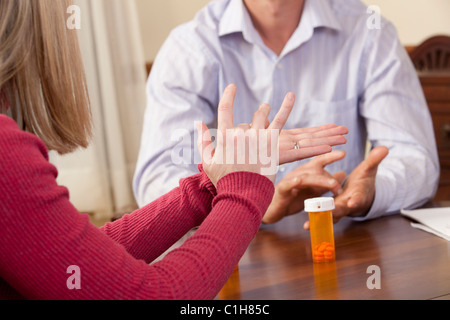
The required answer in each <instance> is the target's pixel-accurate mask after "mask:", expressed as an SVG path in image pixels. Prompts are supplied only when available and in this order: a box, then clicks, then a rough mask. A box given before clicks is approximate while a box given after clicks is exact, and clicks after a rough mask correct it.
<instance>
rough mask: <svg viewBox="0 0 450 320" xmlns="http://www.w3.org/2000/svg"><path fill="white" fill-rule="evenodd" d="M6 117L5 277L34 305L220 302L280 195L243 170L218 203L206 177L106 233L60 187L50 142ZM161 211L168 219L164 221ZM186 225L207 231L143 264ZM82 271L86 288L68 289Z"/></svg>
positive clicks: (2, 190)
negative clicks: (223, 289) (50, 302)
mask: <svg viewBox="0 0 450 320" xmlns="http://www.w3.org/2000/svg"><path fill="white" fill-rule="evenodd" d="M2 120H3V119H1V116H0V124H1V125H0V150H1V151H2V157H0V199H1V206H0V225H1V229H2V236H1V237H0V252H1V253H2V258H1V259H0V278H1V279H2V280H3V281H5V282H7V283H8V284H9V285H10V287H12V288H14V289H15V290H16V291H17V292H19V293H20V294H21V295H22V296H23V297H25V298H27V299H43V300H54V299H58V300H59V299H64V300H65V299H76V300H97V299H99V300H122V299H124V300H125V299H132V300H135V299H145V300H150V299H213V298H214V297H215V295H216V294H217V293H218V292H219V290H220V289H221V287H222V286H223V285H224V284H225V282H226V280H227V279H228V277H229V276H230V275H231V273H232V271H233V269H234V267H235V266H236V265H237V264H238V262H239V259H240V257H241V256H242V254H243V253H244V252H245V249H246V248H247V246H248V245H249V244H250V242H251V240H252V239H253V237H254V235H255V234H256V232H257V231H258V228H259V225H260V223H261V219H262V216H263V214H264V212H265V210H266V209H267V207H268V206H269V203H270V200H271V199H272V196H273V192H274V186H273V184H272V182H271V181H270V180H269V179H267V178H265V177H263V176H260V175H257V174H252V173H244V172H239V173H233V174H229V175H227V176H225V177H224V178H222V179H221V180H220V181H219V183H218V187H217V195H216V197H215V198H214V200H212V197H211V192H210V191H211V190H204V192H198V187H199V186H201V185H202V183H203V178H202V176H201V174H200V175H198V176H196V177H193V178H191V179H190V178H187V179H185V180H184V182H182V183H181V186H180V188H179V189H178V190H175V191H174V193H172V194H170V195H168V196H166V197H163V198H161V199H160V200H158V201H155V202H154V203H153V204H151V205H150V206H149V207H146V208H144V209H142V210H139V211H138V212H136V213H135V214H133V215H132V216H131V217H130V218H128V219H127V221H126V222H125V223H116V224H111V225H109V226H106V227H105V228H104V229H103V232H102V231H100V230H99V229H97V228H96V227H95V226H93V225H92V224H91V223H90V221H89V218H88V216H87V215H81V214H80V213H79V212H78V211H77V210H76V209H75V208H74V207H73V206H72V205H71V203H70V201H69V194H68V191H67V189H66V188H64V187H61V186H58V185H57V183H56V176H57V171H56V169H55V167H54V166H52V165H51V164H50V163H49V162H48V156H47V151H46V148H45V146H44V145H43V143H42V141H40V140H39V139H37V138H36V137H35V136H33V135H31V134H28V133H24V132H21V131H20V130H19V128H18V127H17V125H16V126H15V127H13V129H11V127H12V126H13V123H14V122H13V121H12V120H10V121H7V124H6V126H5V125H4V123H3V122H2ZM204 187H206V189H208V187H207V186H206V185H205V186H204ZM205 204H206V205H205ZM208 207H209V208H210V210H211V211H210V213H209V215H206V212H207V211H208V210H207V208H208ZM161 215H164V216H166V217H167V216H168V217H169V218H168V220H167V219H166V220H164V221H163V222H164V223H161V221H160V220H159V219H160V216H161ZM184 216H187V217H184ZM178 219H180V221H179V222H177V221H176V220H178ZM166 222H173V223H174V225H173V228H172V227H171V225H170V224H168V223H166ZM184 223H186V224H188V226H192V225H194V224H198V223H201V226H200V228H199V230H198V231H197V232H196V233H195V235H194V236H193V237H191V238H190V239H189V240H188V241H187V242H186V243H185V244H184V245H183V246H182V247H180V248H178V249H177V250H174V251H172V252H171V253H169V254H168V255H167V256H166V257H165V258H164V259H163V260H161V261H159V262H157V263H155V264H152V265H149V264H148V263H147V262H148V261H145V260H146V259H147V258H148V257H147V258H146V259H144V260H143V259H140V258H143V257H144V256H146V255H148V254H153V255H155V253H153V251H152V249H150V247H152V246H161V244H165V243H166V242H165V241H166V240H165V239H162V238H164V237H168V238H169V239H170V238H172V235H171V234H172V233H175V234H177V233H178V232H181V231H179V230H178V229H180V228H181V229H182V228H183V227H182V226H180V225H181V224H184ZM111 237H112V239H111ZM147 237H148V238H147ZM161 239H162V240H161ZM161 241H162V242H161ZM73 267H76V268H73ZM72 270H78V272H79V273H78V279H79V288H78V289H73V288H71V286H69V285H68V284H69V282H70V281H71V275H72ZM0 294H1V292H0Z"/></svg>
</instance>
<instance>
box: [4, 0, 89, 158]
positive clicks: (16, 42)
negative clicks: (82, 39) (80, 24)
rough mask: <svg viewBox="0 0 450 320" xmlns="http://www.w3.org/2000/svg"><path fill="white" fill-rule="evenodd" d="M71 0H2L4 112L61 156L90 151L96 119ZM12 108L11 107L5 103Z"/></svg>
mask: <svg viewBox="0 0 450 320" xmlns="http://www.w3.org/2000/svg"><path fill="white" fill-rule="evenodd" d="M70 5H71V1H70V0H0V111H1V110H5V109H6V108H7V107H8V106H9V107H10V108H11V112H12V117H13V118H14V119H15V120H16V121H18V119H22V120H23V124H24V129H26V130H28V131H30V132H32V133H34V134H36V135H37V136H39V137H40V138H41V139H42V140H43V141H44V142H45V144H46V145H47V147H48V149H50V150H56V151H58V152H59V153H60V154H64V153H68V152H71V151H73V150H74V149H76V148H78V147H87V146H88V144H89V140H90V138H91V135H92V119H91V111H90V103H89V96H88V90H87V84H86V77H85V74H84V67H83V62H82V58H81V53H80V48H79V45H78V35H77V31H76V30H69V29H68V28H67V27H66V17H67V14H66V12H67V8H68V7H69V6H70ZM5 104H7V105H8V106H7V105H5Z"/></svg>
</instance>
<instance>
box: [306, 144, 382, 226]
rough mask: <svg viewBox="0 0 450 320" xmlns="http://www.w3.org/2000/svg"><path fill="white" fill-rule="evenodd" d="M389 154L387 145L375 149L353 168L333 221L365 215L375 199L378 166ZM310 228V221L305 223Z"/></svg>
mask: <svg viewBox="0 0 450 320" xmlns="http://www.w3.org/2000/svg"><path fill="white" fill-rule="evenodd" d="M388 154H389V149H388V148H386V147H378V148H375V149H373V150H372V151H371V152H370V154H369V156H368V157H367V159H366V160H364V161H363V162H361V164H360V165H359V166H357V167H356V168H355V170H353V172H352V173H351V174H350V175H349V176H348V179H347V181H346V182H345V185H344V191H343V192H342V194H340V195H338V196H337V197H336V199H335V204H336V209H335V210H334V211H333V221H334V222H335V223H337V222H338V221H339V220H340V219H342V218H343V217H345V216H351V217H357V216H364V215H366V214H367V213H368V212H369V211H370V208H371V207H372V204H373V201H374V199H375V178H376V176H377V171H378V166H379V165H380V163H381V162H382V161H383V160H384V159H385V158H386V157H387V155H388ZM304 228H305V229H306V230H309V222H306V223H305V225H304Z"/></svg>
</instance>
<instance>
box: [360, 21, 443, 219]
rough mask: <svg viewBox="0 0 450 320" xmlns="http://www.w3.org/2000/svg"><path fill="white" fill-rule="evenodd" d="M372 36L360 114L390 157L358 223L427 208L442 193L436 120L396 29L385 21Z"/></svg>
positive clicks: (372, 138)
mask: <svg viewBox="0 0 450 320" xmlns="http://www.w3.org/2000/svg"><path fill="white" fill-rule="evenodd" d="M369 34H370V36H369V38H368V41H367V43H368V46H367V47H366V52H365V57H366V61H365V62H366V63H365V66H366V69H365V70H361V71H362V72H363V74H364V75H365V76H364V91H363V93H362V95H361V99H360V114H361V115H362V117H363V119H364V120H365V123H366V127H367V132H368V139H369V141H370V143H371V144H372V146H373V147H377V146H386V147H388V148H389V152H390V153H389V155H388V157H387V158H386V159H385V160H384V161H383V162H382V163H381V165H380V166H379V170H378V174H377V177H376V191H375V201H374V203H373V206H372V208H371V210H370V212H369V213H368V214H367V216H366V217H362V218H356V220H365V219H372V218H376V217H379V216H382V215H385V214H394V213H398V212H399V211H400V210H401V209H408V208H415V207H418V206H420V205H422V204H424V203H426V202H427V201H429V200H430V199H431V198H432V197H433V196H434V194H435V192H436V190H437V185H438V180H439V174H440V167H439V160H438V156H437V148H436V140H435V136H434V130H433V123H432V120H431V115H430V112H429V109H428V106H427V103H426V100H425V97H424V94H423V90H422V87H421V85H420V82H419V79H418V76H417V72H416V71H415V69H414V67H413V65H412V62H411V60H410V58H409V56H408V55H407V53H406V51H405V49H404V48H403V46H402V45H401V43H400V42H399V40H398V36H397V32H396V30H395V28H394V26H393V25H392V24H390V23H388V22H386V21H385V23H384V24H383V26H382V28H381V29H380V30H376V29H375V30H372V31H371V32H370V33H369Z"/></svg>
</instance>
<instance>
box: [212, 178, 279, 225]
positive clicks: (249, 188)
mask: <svg viewBox="0 0 450 320" xmlns="http://www.w3.org/2000/svg"><path fill="white" fill-rule="evenodd" d="M274 193H275V186H274V184H273V183H272V181H270V180H269V179H268V178H266V177H264V176H262V175H260V174H257V173H252V172H233V173H230V174H228V175H226V176H225V177H223V178H222V179H220V180H219V182H218V183H217V194H218V195H223V194H227V195H232V197H233V198H236V199H245V200H250V201H251V202H252V203H253V204H254V205H255V206H256V207H257V208H258V209H259V210H260V212H261V219H262V216H263V215H264V214H265V213H266V211H267V209H268V208H269V205H270V203H271V202H272V199H273V195H274Z"/></svg>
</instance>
